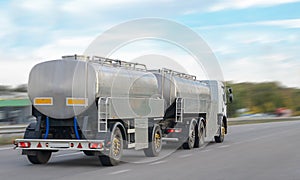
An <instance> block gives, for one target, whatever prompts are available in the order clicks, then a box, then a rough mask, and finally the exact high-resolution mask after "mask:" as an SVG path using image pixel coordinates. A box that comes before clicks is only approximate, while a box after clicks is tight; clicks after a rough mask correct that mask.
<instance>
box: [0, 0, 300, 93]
mask: <svg viewBox="0 0 300 180" xmlns="http://www.w3.org/2000/svg"><path fill="white" fill-rule="evenodd" d="M299 9H300V0H276V1H274V0H251V1H244V0H190V1H180V0H156V1H153V0H152V1H150V0H114V1H112V0H102V1H98V0H64V1H60V0H43V1H40V0H22V1H20V0H11V1H9V0H0V42H1V43H0V54H1V56H0V85H18V84H24V83H27V81H28V75H29V72H30V69H31V68H32V67H33V66H34V65H35V64H37V63H39V62H43V61H46V60H50V59H58V58H60V57H61V56H62V55H67V54H82V53H83V52H84V51H85V49H86V48H87V47H88V46H89V44H90V43H91V42H92V41H93V40H94V39H95V38H97V37H98V36H99V35H101V33H103V32H105V31H106V30H108V29H110V28H111V27H114V26H116V25H118V24H120V23H123V22H127V21H130V20H134V19H139V18H149V17H155V18H163V19H168V20H171V21H174V22H176V23H179V24H182V25H184V26H186V27H188V28H190V29H191V30H193V31H194V32H196V33H197V34H198V35H199V36H200V37H201V38H202V39H203V40H204V41H205V42H206V43H207V44H208V46H209V47H210V48H211V50H212V51H213V53H214V54H215V56H216V57H217V60H218V62H219V64H220V67H221V69H222V72H223V75H224V79H225V80H226V81H234V82H266V81H277V82H279V83H280V84H281V85H283V86H287V87H297V88H300V53H299V50H300V11H299ZM158 44H159V43H158ZM130 46H131V48H130ZM130 46H129V47H127V51H123V53H124V54H122V55H120V53H119V56H120V57H124V59H130V58H133V56H132V54H134V53H137V52H138V51H137V50H136V48H137V47H139V51H141V49H142V50H144V52H143V53H142V54H140V56H144V55H145V53H147V52H148V53H150V54H153V53H154V54H155V53H158V54H160V55H162V56H166V57H168V56H169V54H172V52H169V53H166V54H163V53H162V52H164V48H165V49H168V50H170V49H172V48H166V47H167V46H162V45H161V44H160V45H157V44H155V42H149V41H141V42H137V43H136V44H131V45H130ZM143 48H144V49H143ZM151 48H152V49H151ZM159 48H162V49H159ZM125 49H126V48H125ZM153 49H157V51H153ZM173 49H174V50H176V48H173ZM120 52H121V51H120ZM126 53H127V54H126ZM130 55H131V56H130ZM154 57H155V55H154ZM181 58H182V59H184V56H183V57H181ZM187 68H191V73H193V72H194V71H197V70H195V69H194V70H193V69H192V67H189V66H187ZM200 76H201V75H200ZM198 78H199V77H198ZM202 78H204V77H202ZM200 79H201V77H200Z"/></svg>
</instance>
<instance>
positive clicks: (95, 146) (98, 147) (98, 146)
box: [89, 143, 103, 149]
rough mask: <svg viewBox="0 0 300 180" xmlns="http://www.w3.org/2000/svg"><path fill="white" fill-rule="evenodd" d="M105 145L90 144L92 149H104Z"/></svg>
mask: <svg viewBox="0 0 300 180" xmlns="http://www.w3.org/2000/svg"><path fill="white" fill-rule="evenodd" d="M102 147H103V144H102V143H89V148H90V149H102Z"/></svg>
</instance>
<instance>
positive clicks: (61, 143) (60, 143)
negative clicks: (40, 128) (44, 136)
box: [49, 142, 69, 148]
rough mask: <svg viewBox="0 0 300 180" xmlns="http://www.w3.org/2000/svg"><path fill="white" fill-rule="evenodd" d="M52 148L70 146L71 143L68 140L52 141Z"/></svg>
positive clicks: (50, 145) (50, 144)
mask: <svg viewBox="0 0 300 180" xmlns="http://www.w3.org/2000/svg"><path fill="white" fill-rule="evenodd" d="M49 147H50V148H69V143H67V142H50V143H49Z"/></svg>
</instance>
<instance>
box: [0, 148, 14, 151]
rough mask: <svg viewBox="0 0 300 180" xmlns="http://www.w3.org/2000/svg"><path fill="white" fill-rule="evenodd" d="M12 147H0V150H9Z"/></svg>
mask: <svg viewBox="0 0 300 180" xmlns="http://www.w3.org/2000/svg"><path fill="white" fill-rule="evenodd" d="M10 149H13V147H5V148H0V151H4V150H10Z"/></svg>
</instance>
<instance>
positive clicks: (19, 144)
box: [18, 142, 31, 148]
mask: <svg viewBox="0 0 300 180" xmlns="http://www.w3.org/2000/svg"><path fill="white" fill-rule="evenodd" d="M30 146H31V144H30V142H19V143H18V147H20V148H29V147H30Z"/></svg>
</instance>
